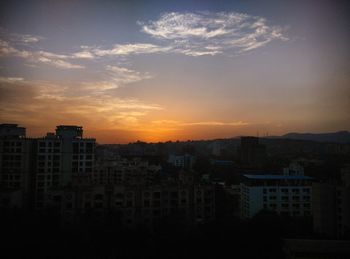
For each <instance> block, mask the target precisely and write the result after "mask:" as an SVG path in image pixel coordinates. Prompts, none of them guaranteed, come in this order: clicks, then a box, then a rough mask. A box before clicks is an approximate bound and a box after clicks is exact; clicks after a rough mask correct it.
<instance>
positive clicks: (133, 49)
mask: <svg viewBox="0 0 350 259" xmlns="http://www.w3.org/2000/svg"><path fill="white" fill-rule="evenodd" d="M170 49H171V47H167V46H165V47H162V46H158V45H154V44H148V43H135V44H116V45H114V46H113V48H111V49H101V48H95V49H93V52H94V53H95V55H97V56H126V55H130V54H151V53H159V52H167V51H169V50H170Z"/></svg>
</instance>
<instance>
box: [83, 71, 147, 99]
mask: <svg viewBox="0 0 350 259" xmlns="http://www.w3.org/2000/svg"><path fill="white" fill-rule="evenodd" d="M100 75H102V76H103V77H104V78H105V79H104V80H101V81H95V82H83V83H82V87H83V88H84V89H85V90H89V91H90V92H91V93H102V92H104V91H106V90H111V89H117V88H119V87H122V86H125V85H127V84H131V83H136V82H140V81H142V80H145V79H151V78H153V75H151V74H150V73H148V72H139V71H135V70H132V69H129V68H126V67H120V66H111V65H107V66H105V71H104V72H101V73H100Z"/></svg>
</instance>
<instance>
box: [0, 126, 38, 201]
mask: <svg viewBox="0 0 350 259" xmlns="http://www.w3.org/2000/svg"><path fill="white" fill-rule="evenodd" d="M34 148H35V140H33V139H29V138H26V130H25V128H23V127H18V125H17V124H1V125H0V187H1V189H3V190H5V189H6V190H7V191H6V195H8V194H9V193H17V191H18V190H20V191H21V195H22V197H21V198H20V199H21V200H22V202H21V204H22V205H23V206H28V205H29V203H30V200H31V198H32V197H31V194H32V193H33V179H32V172H33V159H34V158H35V157H34ZM17 196H18V195H17Z"/></svg>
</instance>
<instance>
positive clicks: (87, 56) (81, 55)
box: [71, 50, 95, 59]
mask: <svg viewBox="0 0 350 259" xmlns="http://www.w3.org/2000/svg"><path fill="white" fill-rule="evenodd" d="M71 58H78V59H93V58H95V56H94V55H93V54H92V53H91V52H89V51H87V50H84V51H80V52H76V53H73V55H72V56H71Z"/></svg>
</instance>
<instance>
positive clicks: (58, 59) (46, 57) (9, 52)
mask: <svg viewBox="0 0 350 259" xmlns="http://www.w3.org/2000/svg"><path fill="white" fill-rule="evenodd" d="M0 56H15V57H19V58H24V59H27V60H28V61H29V62H33V63H44V64H49V65H53V66H55V67H58V68H64V69H77V68H78V69H80V68H84V66H81V65H77V64H72V63H70V62H69V61H67V59H69V58H70V56H68V55H63V54H56V53H52V52H47V51H28V50H19V49H18V48H15V47H14V46H12V45H11V44H10V43H9V42H8V41H4V40H0Z"/></svg>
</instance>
